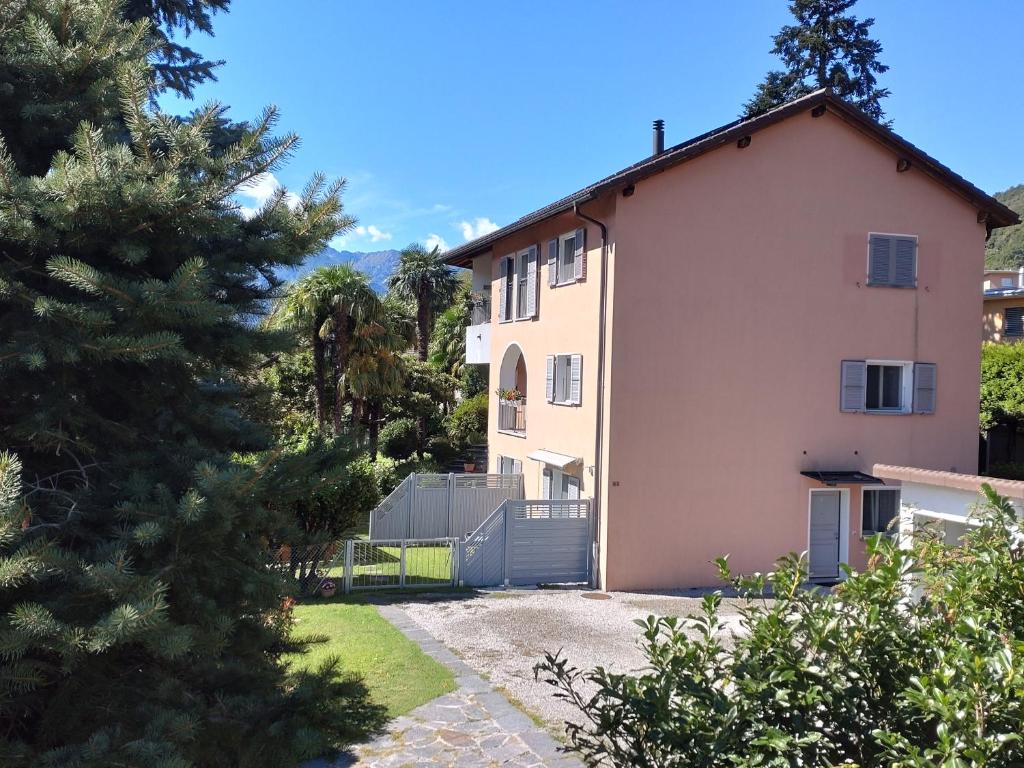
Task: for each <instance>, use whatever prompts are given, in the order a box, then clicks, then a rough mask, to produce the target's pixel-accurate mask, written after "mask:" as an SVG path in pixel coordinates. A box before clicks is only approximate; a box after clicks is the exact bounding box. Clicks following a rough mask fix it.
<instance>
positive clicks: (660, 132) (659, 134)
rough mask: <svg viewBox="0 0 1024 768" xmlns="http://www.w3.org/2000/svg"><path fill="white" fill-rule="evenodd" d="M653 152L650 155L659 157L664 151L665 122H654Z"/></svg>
mask: <svg viewBox="0 0 1024 768" xmlns="http://www.w3.org/2000/svg"><path fill="white" fill-rule="evenodd" d="M653 149H654V152H653V153H652V154H655V155H660V154H661V153H662V152H664V151H665V121H664V120H655V121H654V143H653Z"/></svg>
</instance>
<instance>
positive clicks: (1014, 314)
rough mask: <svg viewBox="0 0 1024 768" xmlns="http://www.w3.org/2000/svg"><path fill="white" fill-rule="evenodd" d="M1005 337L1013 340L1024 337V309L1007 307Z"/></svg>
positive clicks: (1004, 314)
mask: <svg viewBox="0 0 1024 768" xmlns="http://www.w3.org/2000/svg"><path fill="white" fill-rule="evenodd" d="M1003 335H1004V336H1009V337H1012V338H1015V339H1017V338H1021V337H1022V336H1024V307H1007V308H1006V310H1005V311H1004V312H1003Z"/></svg>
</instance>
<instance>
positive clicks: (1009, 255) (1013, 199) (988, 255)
mask: <svg viewBox="0 0 1024 768" xmlns="http://www.w3.org/2000/svg"><path fill="white" fill-rule="evenodd" d="M993 197H995V199H996V200H998V201H999V202H1001V203H1003V205H1008V206H1009V207H1010V208H1013V210H1015V211H1016V212H1017V213H1019V214H1021V218H1024V184H1018V185H1017V186H1015V187H1010V188H1009V189H1008V190H1006V191H1005V192H999V193H998V194H996V195H993ZM985 266H986V267H988V268H989V269H1003V268H1007V267H1010V268H1016V267H1020V266H1024V224H1018V225H1017V226H1015V227H1002V228H1000V229H996V230H994V231H993V232H992V237H990V238H989V239H988V242H987V243H986V244H985Z"/></svg>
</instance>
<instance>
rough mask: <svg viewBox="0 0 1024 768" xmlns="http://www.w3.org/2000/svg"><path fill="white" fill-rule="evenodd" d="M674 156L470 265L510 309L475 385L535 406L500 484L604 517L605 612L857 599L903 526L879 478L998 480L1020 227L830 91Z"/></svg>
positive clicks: (524, 412) (581, 199) (508, 441)
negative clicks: (764, 588)
mask: <svg viewBox="0 0 1024 768" xmlns="http://www.w3.org/2000/svg"><path fill="white" fill-rule="evenodd" d="M661 147H662V139H661V131H660V126H658V125H657V124H656V133H655V153H654V154H653V155H652V156H651V157H649V158H648V159H645V160H643V161H641V162H639V163H637V164H635V165H633V166H631V167H630V168H627V169H625V170H623V171H621V172H619V173H617V174H614V175H613V176H610V177H608V178H606V179H604V180H602V181H600V182H597V183H596V184H593V185H591V186H589V187H587V188H585V189H583V190H581V191H579V192H577V193H575V194H573V195H570V196H569V197H566V198H563V199H562V200H559V201H558V202H555V203H552V204H551V205H549V206H547V207H545V208H542V209H540V210H539V211H536V212H534V213H531V214H529V215H528V216H526V217H524V218H522V219H520V220H519V221H517V222H515V223H513V224H511V225H509V226H506V227H504V228H502V229H500V230H498V231H496V232H494V233H492V234H490V235H487V236H485V237H482V238H479V239H477V240H475V241H473V242H471V243H467V244H466V245H463V246H460V247H458V248H455V249H453V250H452V251H450V252H449V254H448V262H449V263H450V264H453V265H457V266H460V267H466V268H471V269H472V271H473V283H474V287H475V289H476V290H477V291H479V292H480V294H481V296H483V295H485V294H487V293H489V295H490V298H491V301H490V316H489V318H483V317H478V318H477V319H478V320H484V319H489V320H490V322H478V323H476V324H474V325H472V326H470V328H468V329H467V342H468V348H469V352H468V362H471V363H472V362H480V363H487V364H489V366H490V384H491V390H492V391H497V390H499V389H500V390H503V391H505V395H506V397H509V396H512V397H516V396H517V395H519V396H521V397H520V398H519V399H514V400H509V399H505V400H502V401H499V398H498V397H497V395H495V396H494V397H493V400H492V408H491V413H490V433H489V435H488V440H489V447H490V463H491V466H490V470H491V471H493V472H498V471H502V472H513V471H520V470H521V471H522V473H523V475H524V478H525V488H526V496H527V498H544V497H556V498H557V497H566V498H572V497H574V496H575V495H579V496H580V497H584V498H593V500H594V502H593V505H594V506H595V507H596V509H597V513H598V514H597V534H596V545H597V549H598V559H597V562H598V565H599V568H598V573H597V581H598V584H599V585H600V586H601V587H602V588H605V589H635V588H655V587H677V586H699V585H709V584H714V583H716V582H717V576H716V569H715V567H714V566H713V564H712V562H711V561H712V560H713V559H714V558H715V557H717V556H719V555H723V554H730V556H731V557H730V562H731V563H732V565H733V567H734V568H735V569H737V570H739V571H744V572H750V571H754V570H762V571H763V570H766V569H769V568H771V567H772V564H773V562H774V560H775V558H776V557H777V556H779V555H781V554H783V553H786V552H788V551H793V550H796V551H800V550H810V559H811V569H812V576H814V577H815V578H817V579H820V580H834V579H836V578H839V577H840V575H841V574H840V572H839V567H838V564H839V562H841V561H844V562H850V563H852V564H854V565H855V566H862V565H863V564H864V547H863V543H862V536H863V534H865V533H870V532H871V531H874V530H877V529H882V528H884V527H885V525H886V523H887V522H888V521H889V519H890V518H891V517H892V516H893V515H894V514H895V513H896V510H897V508H898V503H899V499H898V488H897V489H894V488H893V487H891V486H890V485H889V484H888V483H886V484H884V485H883V483H882V481H881V480H879V479H876V478H875V477H872V476H871V475H870V474H869V473H870V472H871V468H872V467H873V465H874V464H876V463H886V464H900V465H911V466H917V467H923V468H930V469H941V470H949V471H956V472H965V473H973V472H975V471H976V469H977V460H978V448H977V445H978V443H977V441H978V426H977V424H978V421H977V419H978V385H979V372H978V370H979V365H978V363H979V345H978V337H977V331H976V330H975V328H976V325H975V323H976V322H977V316H978V311H979V309H980V307H979V304H980V297H979V296H978V294H977V293H976V292H972V291H971V290H970V287H971V286H976V285H977V282H976V280H977V275H978V272H979V271H981V269H982V266H983V262H984V245H985V238H986V235H987V232H989V231H991V229H992V228H994V227H1002V226H1007V225H1009V224H1013V223H1016V222H1017V216H1016V214H1014V213H1013V211H1011V210H1010V209H1008V208H1006V207H1005V206H1003V205H1002V204H1000V203H999V202H998V201H996V200H994V199H993V198H991V197H989V196H988V195H986V194H985V193H983V192H982V191H981V190H979V189H977V188H976V187H974V186H972V185H971V184H969V183H968V182H966V181H965V180H964V179H962V178H961V177H959V176H957V175H955V174H954V173H953V172H951V171H950V170H949V169H948V168H946V167H944V166H942V165H941V164H939V163H938V162H937V161H935V160H934V159H932V158H930V157H929V156H927V155H926V154H924V153H923V152H921V151H920V150H918V149H917V148H915V147H914V146H913V145H911V144H909V143H908V142H906V141H905V140H903V139H901V138H900V137H899V136H897V135H896V134H894V133H892V132H891V131H889V130H888V129H886V128H884V127H882V126H880V125H878V124H877V123H875V122H874V121H872V120H871V119H870V118H868V117H867V116H865V115H864V114H863V113H861V112H859V111H857V110H856V109H855V108H853V107H851V106H849V105H848V104H845V103H843V102H842V101H840V100H839V99H837V98H835V97H833V96H832V95H831V94H829V93H827V92H824V91H819V92H817V93H814V94H811V95H809V96H807V97H804V98H802V99H799V100H797V101H794V102H791V103H790V104H787V105H785V106H783V107H780V108H778V109H776V110H773V111H772V112H769V113H767V114H765V115H762V116H760V117H757V118H754V119H751V120H747V121H738V122H736V123H732V124H730V125H727V126H725V127H723V128H720V129H717V130H714V131H711V132H710V133H707V134H705V135H703V136H700V137H697V138H696V139H693V140H691V141H688V142H686V143H684V144H680V145H678V146H675V147H671V148H669V149H667V150H663V149H662V148H661ZM540 170H542V169H538V171H540ZM488 289H489V290H488ZM975 291H976V289H975ZM508 390H515V392H512V393H509V392H508Z"/></svg>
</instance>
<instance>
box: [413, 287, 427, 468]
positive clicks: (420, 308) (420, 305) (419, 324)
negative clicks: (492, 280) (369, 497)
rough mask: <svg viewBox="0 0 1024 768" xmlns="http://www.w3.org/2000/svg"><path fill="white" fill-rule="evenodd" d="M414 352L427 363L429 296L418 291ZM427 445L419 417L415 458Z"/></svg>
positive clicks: (423, 423) (424, 424)
mask: <svg viewBox="0 0 1024 768" xmlns="http://www.w3.org/2000/svg"><path fill="white" fill-rule="evenodd" d="M416 347H417V349H416V351H417V353H418V354H419V358H420V361H422V362H424V363H425V362H427V353H428V350H429V348H430V296H429V295H428V294H427V291H426V290H424V289H422V288H421V289H420V295H419V299H418V301H417V302H416ZM426 445H427V417H426V416H420V417H419V418H418V419H416V456H417V458H419V459H421V460H422V459H423V450H424V448H425V447H426Z"/></svg>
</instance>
